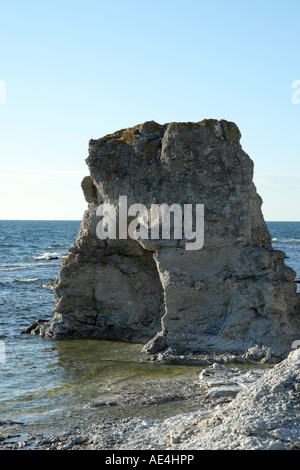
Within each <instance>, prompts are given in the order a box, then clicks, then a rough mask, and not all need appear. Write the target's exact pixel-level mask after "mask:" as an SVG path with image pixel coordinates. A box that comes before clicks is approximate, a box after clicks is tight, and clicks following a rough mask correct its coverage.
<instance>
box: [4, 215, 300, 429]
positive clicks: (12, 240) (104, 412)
mask: <svg viewBox="0 0 300 470" xmlns="http://www.w3.org/2000/svg"><path fill="white" fill-rule="evenodd" d="M79 227H80V222H79V221H0V413H1V414H0V422H1V421H3V420H4V421H5V420H11V421H17V422H21V423H24V424H25V425H26V426H27V427H28V429H29V430H30V431H31V432H41V433H43V434H47V432H49V433H55V432H61V431H62V430H64V429H67V428H68V427H69V428H71V427H73V426H75V425H76V424H78V423H79V422H80V423H82V422H85V421H86V422H89V421H90V420H91V419H92V420H93V419H96V418H97V417H105V416H106V417H110V416H112V415H113V416H118V413H120V411H119V410H118V407H100V408H96V409H95V408H94V409H91V408H89V406H87V405H88V404H89V403H91V402H92V401H93V400H98V401H99V399H101V397H104V398H105V397H107V396H109V390H110V387H111V386H114V387H119V391H120V393H122V390H124V389H126V384H128V382H129V381H130V382H131V383H132V381H135V380H136V381H138V380H140V378H141V377H142V378H143V379H146V380H148V379H149V380H150V379H155V378H159V377H167V376H174V377H175V376H176V377H179V376H188V377H190V378H191V380H194V379H195V380H196V379H197V376H198V373H199V368H198V367H194V366H172V365H157V364H153V363H151V362H148V363H147V362H143V361H139V359H143V357H144V356H143V353H142V352H141V346H140V345H137V344H128V343H122V342H110V341H96V340H60V341H55V340H49V339H43V338H40V337H36V336H32V335H27V334H21V331H22V330H24V329H26V328H27V327H28V326H29V325H30V324H31V323H32V322H34V321H35V320H37V319H38V318H41V319H51V318H52V316H53V306H54V299H53V283H54V281H55V279H56V277H57V274H58V271H59V269H60V265H61V261H62V259H63V258H64V257H65V256H67V254H68V248H69V247H71V246H72V245H73V243H74V241H75V239H76V237H77V234H78V230H79ZM268 227H269V231H270V234H271V236H272V242H273V246H274V248H276V249H279V250H282V251H284V252H285V253H286V255H287V259H286V264H287V265H288V266H290V267H292V268H293V269H294V270H295V271H296V273H297V277H296V279H297V280H300V222H268ZM298 287H299V284H298ZM1 353H2V354H1ZM108 408H109V409H108ZM152 409H153V407H152ZM161 410H162V409H161V408H160V413H161ZM184 411H185V410H184V409H182V410H180V404H179V405H178V404H176V408H175V407H174V406H173V408H172V405H170V406H169V407H167V408H166V409H165V413H166V416H168V415H172V414H174V413H178V412H184ZM130 412H131V413H134V412H135V411H134V410H123V413H125V414H126V413H127V414H129V413H130ZM151 412H152V411H149V413H150V414H149V416H151ZM136 413H138V411H136ZM143 413H146V414H147V412H146V411H145V410H143ZM0 431H1V427H0ZM0 437H1V432H0Z"/></svg>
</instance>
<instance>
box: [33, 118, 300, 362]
mask: <svg viewBox="0 0 300 470" xmlns="http://www.w3.org/2000/svg"><path fill="white" fill-rule="evenodd" d="M240 137H241V134H240V131H239V129H238V128H237V126H236V125H235V124H234V123H232V122H227V121H224V120H221V121H218V120H213V119H210V120H204V121H201V122H198V123H169V124H165V125H159V124H157V123H155V122H152V121H151V122H146V123H144V124H142V125H138V126H135V127H133V128H129V129H125V130H121V131H118V132H116V133H114V134H111V135H107V136H105V137H103V138H100V139H98V140H91V141H90V146H89V156H88V158H87V164H88V167H89V171H90V175H89V176H87V177H85V178H84V180H83V182H82V189H83V193H84V197H85V199H86V201H87V203H88V209H87V211H86V212H85V214H84V217H83V220H82V224H81V228H80V231H79V234H78V237H77V240H76V241H75V243H74V246H73V247H72V248H71V249H70V254H69V256H68V258H67V259H65V260H64V261H63V263H62V267H61V270H60V273H59V277H58V279H57V282H56V286H55V297H56V305H55V315H54V318H53V319H52V320H51V321H50V322H48V323H43V324H41V325H39V326H38V327H37V328H36V329H35V333H36V334H40V335H43V336H48V337H52V338H63V337H72V338H86V337H88V338H99V339H100V338H101V339H111V340H124V341H132V342H141V343H143V344H145V345H146V346H145V350H146V351H148V352H149V353H152V354H154V353H157V352H159V351H162V350H168V351H174V352H175V353H176V354H188V353H199V354H202V353H203V354H204V353H205V354H207V353H209V354H219V355H222V354H228V353H230V354H233V355H236V356H243V357H244V358H246V359H249V360H251V359H253V360H271V361H278V360H280V359H282V358H284V357H286V356H287V354H288V353H289V352H290V350H291V345H292V342H293V341H294V340H298V339H299V337H300V315H299V311H300V302H299V294H297V293H296V284H295V281H294V279H295V272H294V271H293V270H292V269H291V268H289V267H287V266H286V265H285V254H284V253H283V252H281V251H276V250H273V249H272V245H271V238H270V235H269V233H268V230H267V227H266V224H265V222H264V219H263V215H262V212H261V204H262V201H261V198H260V197H259V195H258V194H257V192H256V188H255V185H254V183H253V180H252V179H253V162H252V160H251V159H250V158H249V156H248V155H247V154H246V153H245V152H244V151H243V149H242V147H241V145H240ZM120 196H126V197H127V202H128V207H129V206H131V205H132V204H143V205H144V206H146V207H147V208H149V207H151V204H159V205H161V204H167V205H169V206H171V205H172V204H177V205H180V206H181V207H184V205H185V204H190V205H196V204H203V205H204V245H203V247H202V248H201V249H197V250H189V249H186V242H187V239H186V238H184V236H183V238H182V239H179V238H178V237H175V227H174V224H173V225H172V227H171V231H170V233H171V235H170V238H169V239H165V238H163V237H162V236H160V237H159V238H156V239H150V238H148V239H146V238H145V237H142V238H140V239H133V238H130V237H129V236H127V238H126V237H124V233H123V235H122V234H121V232H120V233H119V234H117V236H116V238H115V239H112V238H109V239H106V240H105V239H100V238H99V236H98V235H97V233H98V232H97V227H98V224H99V221H100V220H101V216H100V215H99V212H97V208H98V207H99V206H100V205H101V204H103V203H109V204H112V205H113V206H114V207H115V208H116V210H117V211H118V207H119V201H120V199H119V197H120ZM117 214H118V215H119V216H121V215H122V214H121V211H120V213H119V212H117ZM130 220H132V217H130V216H128V221H130ZM194 228H195V227H194ZM136 233H138V232H136ZM120 235H122V236H123V238H122V237H121V236H120Z"/></svg>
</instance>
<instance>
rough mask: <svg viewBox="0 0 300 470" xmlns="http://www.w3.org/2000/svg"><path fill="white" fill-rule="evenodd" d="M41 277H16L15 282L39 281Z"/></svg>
mask: <svg viewBox="0 0 300 470" xmlns="http://www.w3.org/2000/svg"><path fill="white" fill-rule="evenodd" d="M38 280H39V278H38V277H33V278H31V279H26V278H25V279H15V282H35V281H38Z"/></svg>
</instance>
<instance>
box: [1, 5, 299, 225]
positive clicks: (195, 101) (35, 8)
mask: <svg viewBox="0 0 300 470" xmlns="http://www.w3.org/2000/svg"><path fill="white" fill-rule="evenodd" d="M0 16H1V27H0V49H1V55H0V57H1V60H0V81H1V82H2V84H3V83H4V84H5V87H6V94H5V96H6V99H5V104H0V123H1V127H0V133H1V138H0V156H1V160H0V219H81V217H82V214H83V211H84V210H85V208H86V203H85V201H84V198H83V195H82V192H81V188H80V182H81V179H82V177H83V176H84V175H86V174H88V170H87V166H86V164H85V158H86V157H87V155H88V153H87V152H88V142H89V139H91V138H93V139H96V138H99V137H102V136H103V135H105V134H107V133H110V132H114V131H116V130H118V129H121V128H125V127H128V126H133V125H135V124H139V123H142V122H144V121H147V120H155V121H157V122H159V123H161V124H163V123H165V122H171V121H200V120H202V119H204V118H215V119H227V120H230V121H234V122H235V123H236V124H237V125H238V126H239V128H240V131H241V133H242V140H241V143H242V146H243V148H244V150H245V151H246V152H247V153H248V154H249V155H250V157H251V158H252V159H253V161H254V164H255V184H256V187H257V190H258V192H259V194H260V195H261V196H262V198H263V201H264V204H263V213H264V216H265V218H266V220H300V209H299V202H300V158H299V149H300V145H299V144H300V132H299V130H300V129H299V127H300V126H299V124H300V104H299V105H297V104H293V102H292V93H293V92H294V91H295V90H293V89H292V83H293V82H294V81H295V80H300V60H299V30H300V2H299V0H284V1H283V0H282V1H279V0H259V1H257V0H227V1H224V0H214V1H212V2H208V1H206V0H205V1H204V0H197V1H196V0H185V1H179V0H159V1H157V0H151V1H143V0H140V1H136V0H126V1H125V0H110V1H102V0H98V1H95V0H84V1H83V0H80V1H78V0H72V1H69V0H60V1H56V0H52V1H48V0H45V1H30V0H29V1H27V0H23V1H20V0H19V1H15V0H10V1H9V2H8V1H0ZM1 82H0V83H1ZM0 91H1V90H0ZM2 91H3V90H2Z"/></svg>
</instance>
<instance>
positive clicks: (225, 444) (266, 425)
mask: <svg viewBox="0 0 300 470" xmlns="http://www.w3.org/2000/svg"><path fill="white" fill-rule="evenodd" d="M137 385H138V386H137ZM117 392H118V393H117ZM117 392H116V390H115V391H114V390H113V389H112V390H111V393H110V395H109V397H108V399H107V400H103V397H101V399H100V398H99V400H94V401H92V402H90V403H89V404H87V405H86V409H89V410H91V409H94V410H96V411H97V410H99V409H100V408H103V407H106V408H107V409H116V408H119V409H122V408H123V410H127V416H126V417H106V418H97V417H95V419H94V420H92V422H90V423H89V424H85V425H81V424H80V423H78V424H77V425H76V426H74V427H73V428H72V429H70V430H68V431H66V430H65V431H62V432H60V433H58V434H55V435H54V434H52V435H51V434H50V435H46V433H44V434H43V433H33V434H32V433H31V432H30V430H29V429H26V426H23V425H22V424H21V423H13V422H3V421H2V422H0V431H1V435H2V438H1V441H0V450H108V451H109V450H175V449H191V450H197V449H201V450H205V449H208V450H209V449H216V450H219V449H243V450H244V449H253V450H256V449H285V450H289V449H298V448H300V393H299V392H300V350H299V349H298V350H295V351H292V353H290V355H289V356H288V358H287V359H285V360H283V361H282V362H280V363H279V364H276V365H275V366H274V367H271V368H270V367H269V368H266V369H263V368H261V367H258V368H244V369H242V368H239V367H232V368H230V367H228V366H227V367H226V366H225V365H222V364H218V363H214V364H212V365H210V366H208V367H206V368H203V369H202V370H201V372H200V374H199V378H198V380H195V381H193V380H190V379H189V378H188V377H185V378H159V379H156V380H144V381H143V380H140V381H138V382H137V383H134V381H133V382H132V383H131V385H129V386H128V387H127V389H126V391H124V393H122V394H120V391H119V390H118V391H117ZM169 405H171V406H173V407H174V408H173V412H172V413H171V415H170V416H167V417H166V416H164V412H166V407H168V406H169ZM260 408H262V409H260ZM281 408H282V409H281ZM150 409H152V410H155V414H156V418H151V416H150V415H149V413H148V412H147V411H149V410H150ZM129 410H131V411H133V415H132V416H130V412H129ZM169 411H170V410H169ZM177 411H178V412H177ZM137 412H138V414H139V416H137V415H136V414H137ZM134 414H135V415H134ZM158 416H160V417H158ZM262 417H263V419H262ZM262 421H265V422H262ZM270 423H271V424H270ZM245 428H246V431H245ZM220 432H221V438H217V437H216V436H217V435H218V433H220ZM5 433H6V436H5V435H4V434H5Z"/></svg>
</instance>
